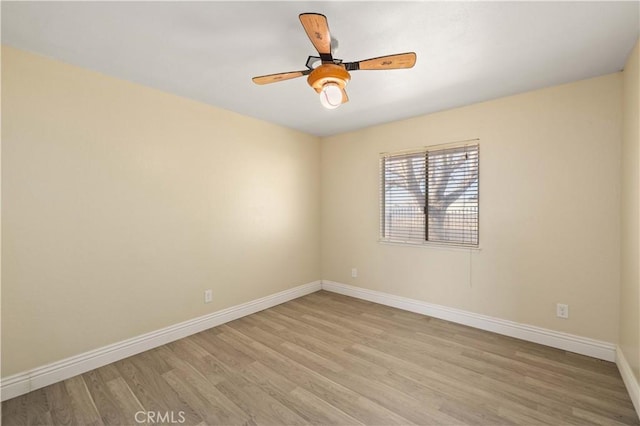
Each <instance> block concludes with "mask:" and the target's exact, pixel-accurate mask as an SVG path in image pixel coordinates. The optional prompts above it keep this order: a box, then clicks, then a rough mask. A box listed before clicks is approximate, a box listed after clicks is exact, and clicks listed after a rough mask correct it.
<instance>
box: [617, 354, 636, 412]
mask: <svg viewBox="0 0 640 426" xmlns="http://www.w3.org/2000/svg"><path fill="white" fill-rule="evenodd" d="M616 365H617V366H618V370H620V375H621V376H622V380H623V381H624V385H625V386H626V387H627V392H629V396H630V397H631V402H633V406H634V407H635V409H636V413H638V417H640V383H638V379H637V378H636V376H635V375H634V374H633V371H631V366H630V365H629V363H628V362H627V359H626V358H625V356H624V353H623V352H622V349H621V348H620V346H618V348H617V350H616Z"/></svg>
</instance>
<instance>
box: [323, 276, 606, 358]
mask: <svg viewBox="0 0 640 426" xmlns="http://www.w3.org/2000/svg"><path fill="white" fill-rule="evenodd" d="M322 289H323V290H327V291H332V292H334V293H340V294H344V295H346V296H352V297H356V298H358V299H363V300H368V301H370V302H375V303H379V304H381V305H387V306H392V307H394V308H398V309H403V310H405V311H410V312H416V313H419V314H423V315H428V316H430V317H434V318H440V319H443V320H447V321H451V322H455V323H458V324H464V325H468V326H470V327H474V328H479V329H481V330H487V331H492V332H494V333H498V334H503V335H505V336H510V337H515V338H518V339H522V340H526V341H529V342H534V343H539V344H541V345H546V346H551V347H553V348H558V349H563V350H565V351H569V352H575V353H579V354H582V355H587V356H591V357H594V358H598V359H603V360H606V361H611V362H613V361H615V360H616V346H615V345H614V344H613V343H609V342H603V341H600V340H594V339H589V338H587V337H581V336H576V335H573V334H568V333H562V332H559V331H554V330H549V329H546V328H541V327H535V326H532V325H527V324H521V323H517V322H514V321H508V320H504V319H500V318H494V317H490V316H487V315H481V314H476V313H473V312H469V311H463V310H461V309H455V308H449V307H446V306H442V305H435V304H433V303H428V302H423V301H420V300H415V299H409V298H407V297H401V296H394V295H392V294H388V293H383V292H380V291H375V290H368V289H365V288H360V287H354V286H351V285H347V284H342V283H337V282H333V281H326V280H322Z"/></svg>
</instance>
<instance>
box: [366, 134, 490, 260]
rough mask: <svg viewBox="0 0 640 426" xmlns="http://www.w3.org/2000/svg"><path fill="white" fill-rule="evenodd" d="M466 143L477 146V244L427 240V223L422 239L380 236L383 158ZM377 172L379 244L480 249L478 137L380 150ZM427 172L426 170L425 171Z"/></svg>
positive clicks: (384, 199) (382, 219)
mask: <svg viewBox="0 0 640 426" xmlns="http://www.w3.org/2000/svg"><path fill="white" fill-rule="evenodd" d="M467 145H477V146H478V221H477V225H478V231H477V241H478V243H477V244H465V243H457V242H443V241H429V240H427V239H426V232H427V229H428V225H426V227H425V239H423V240H422V241H417V240H411V241H402V240H396V239H391V238H385V237H383V236H382V233H383V230H384V226H385V214H384V207H385V203H386V194H385V187H386V181H385V176H384V170H385V167H384V161H385V158H388V157H393V156H397V155H411V154H420V153H424V154H425V155H427V153H428V152H429V151H438V150H444V149H452V148H459V147H464V146H467ZM379 173H381V176H380V178H379V179H378V182H379V185H380V188H379V195H380V196H379V198H378V199H379V209H378V213H379V214H380V217H379V224H378V225H379V228H378V240H377V241H378V243H380V244H384V245H399V246H410V247H424V248H434V249H450V250H462V251H468V250H472V251H473V250H475V251H479V250H482V247H481V245H480V241H481V238H480V138H475V139H466V140H461V141H455V142H447V143H441V144H434V145H426V146H422V147H418V148H409V149H404V150H397V151H385V152H380V153H379ZM427 173H428V171H427ZM428 187H429V185H428V182H426V185H425V191H426V193H425V199H426V197H428ZM425 222H426V223H428V218H425Z"/></svg>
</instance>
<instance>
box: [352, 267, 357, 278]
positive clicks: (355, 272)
mask: <svg viewBox="0 0 640 426" xmlns="http://www.w3.org/2000/svg"><path fill="white" fill-rule="evenodd" d="M351 277H352V278H357V277H358V268H351Z"/></svg>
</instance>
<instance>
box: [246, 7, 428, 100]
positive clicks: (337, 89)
mask: <svg viewBox="0 0 640 426" xmlns="http://www.w3.org/2000/svg"><path fill="white" fill-rule="evenodd" d="M300 22H301V23H302V26H303V27H304V30H305V32H306V33H307V35H308V36H309V39H310V40H311V43H313V46H314V47H315V48H316V50H317V51H318V54H320V56H319V57H318V56H309V57H308V58H307V63H306V67H307V69H306V70H303V71H290V72H283V73H278V74H269V75H262V76H259V77H253V79H252V80H253V82H254V83H256V84H260V85H262V84H269V83H275V82H278V81H284V80H290V79H292V78H296V77H302V76H303V75H307V76H308V77H307V83H309V86H311V87H312V88H313V89H314V90H315V91H316V92H317V93H318V94H320V103H321V104H322V106H324V107H325V108H327V109H334V108H337V107H339V106H340V105H342V104H343V103H345V102H347V101H348V100H349V98H348V97H347V92H346V91H345V89H344V88H345V86H346V85H347V83H348V82H349V80H350V79H351V75H350V74H349V71H357V70H392V69H399V68H411V67H413V65H414V64H415V63H416V54H415V53H414V52H408V53H400V54H396V55H387V56H381V57H379V58H371V59H366V60H364V61H358V62H343V61H342V60H341V59H335V58H334V57H333V49H332V47H333V48H335V47H336V46H335V44H336V41H335V40H332V39H331V33H329V25H328V24H327V18H326V17H325V16H324V15H321V14H319V13H303V14H301V15H300Z"/></svg>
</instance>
